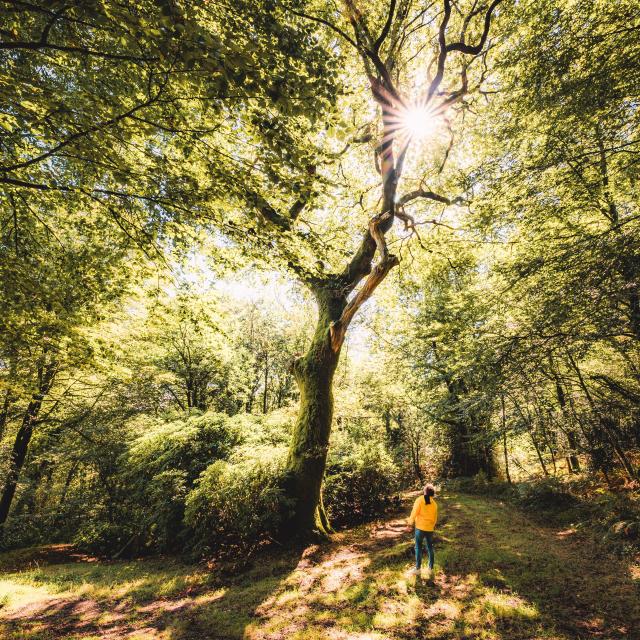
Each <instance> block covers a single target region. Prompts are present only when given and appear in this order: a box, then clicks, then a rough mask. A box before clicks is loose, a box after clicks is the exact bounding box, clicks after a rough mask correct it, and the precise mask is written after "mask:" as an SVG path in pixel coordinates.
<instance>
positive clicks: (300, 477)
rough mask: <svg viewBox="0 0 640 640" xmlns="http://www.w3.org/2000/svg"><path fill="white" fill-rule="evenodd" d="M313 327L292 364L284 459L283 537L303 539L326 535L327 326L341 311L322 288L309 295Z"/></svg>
mask: <svg viewBox="0 0 640 640" xmlns="http://www.w3.org/2000/svg"><path fill="white" fill-rule="evenodd" d="M314 293H315V294H316V300H317V304H318V324H317V326H316V331H315V335H314V337H313V340H312V342H311V346H310V347H309V350H308V352H307V353H306V355H305V356H304V357H302V358H300V359H299V360H297V361H296V362H295V363H294V366H293V371H294V374H295V378H296V382H297V383H298V387H299V389H300V408H299V411H298V419H297V421H296V424H295V427H294V431H293V437H292V441H291V446H290V448H289V457H288V460H287V474H286V484H285V486H286V492H287V495H288V497H289V498H291V499H292V500H293V508H292V514H291V516H290V518H289V519H288V521H287V523H286V526H285V531H284V533H285V534H286V535H287V536H296V537H299V536H304V535H307V534H309V533H310V532H318V533H320V534H327V533H329V532H330V531H331V529H330V526H329V522H328V519H327V516H326V513H325V512H324V507H323V504H322V498H321V488H322V480H323V478H324V471H325V466H326V461H327V452H328V449H329V436H330V433H331V421H332V417H333V391H332V386H333V385H332V383H333V376H334V373H335V370H336V367H337V365H338V360H339V357H340V347H341V345H338V346H337V349H336V348H335V346H334V345H333V344H332V342H333V341H332V336H331V326H332V323H333V322H336V321H337V320H338V319H339V318H340V316H341V314H342V311H343V309H344V307H345V303H346V300H345V299H344V297H343V296H341V295H340V294H338V295H336V294H335V293H334V292H332V291H330V290H326V289H317V290H316V291H315V292H314Z"/></svg>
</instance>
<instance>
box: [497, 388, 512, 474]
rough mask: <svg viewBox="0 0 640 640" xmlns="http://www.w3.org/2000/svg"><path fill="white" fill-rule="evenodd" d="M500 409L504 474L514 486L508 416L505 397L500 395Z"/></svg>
mask: <svg viewBox="0 0 640 640" xmlns="http://www.w3.org/2000/svg"><path fill="white" fill-rule="evenodd" d="M500 407H501V409H502V450H503V453H504V473H505V475H506V476H507V482H508V483H509V484H513V482H512V481H511V474H510V473H509V455H508V452H507V414H506V411H505V406H504V395H503V394H500Z"/></svg>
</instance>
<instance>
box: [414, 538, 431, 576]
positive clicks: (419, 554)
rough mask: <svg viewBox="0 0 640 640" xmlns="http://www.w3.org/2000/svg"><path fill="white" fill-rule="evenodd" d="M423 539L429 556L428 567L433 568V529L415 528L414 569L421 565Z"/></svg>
mask: <svg viewBox="0 0 640 640" xmlns="http://www.w3.org/2000/svg"><path fill="white" fill-rule="evenodd" d="M425 541H426V543H427V554H428V556H429V569H433V531H422V529H416V569H419V568H420V567H421V565H422V543H423V542H425Z"/></svg>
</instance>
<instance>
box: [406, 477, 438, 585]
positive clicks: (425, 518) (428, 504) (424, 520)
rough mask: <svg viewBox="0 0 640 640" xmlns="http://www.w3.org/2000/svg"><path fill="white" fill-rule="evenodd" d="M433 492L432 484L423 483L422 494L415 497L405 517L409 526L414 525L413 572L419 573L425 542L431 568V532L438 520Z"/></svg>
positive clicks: (432, 555)
mask: <svg viewBox="0 0 640 640" xmlns="http://www.w3.org/2000/svg"><path fill="white" fill-rule="evenodd" d="M435 494H436V491H435V489H434V488H433V485H432V484H427V485H425V487H424V490H423V492H422V495H421V496H419V497H418V498H416V501H415V502H414V503H413V509H412V510H411V515H410V516H409V517H408V518H407V524H408V525H409V526H411V525H415V537H416V568H415V569H414V570H413V573H420V567H421V566H422V546H423V543H425V542H426V546H427V554H428V556H429V569H430V570H431V569H433V561H434V554H433V532H434V530H435V528H436V522H438V504H437V503H436V501H435V499H434V496H435Z"/></svg>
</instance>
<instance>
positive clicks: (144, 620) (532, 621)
mask: <svg viewBox="0 0 640 640" xmlns="http://www.w3.org/2000/svg"><path fill="white" fill-rule="evenodd" d="M440 504H441V513H442V516H443V518H442V522H441V526H440V527H439V531H438V537H437V542H436V568H435V572H434V574H433V575H432V576H431V577H428V578H427V577H426V576H425V577H424V578H422V577H418V578H416V577H414V576H411V575H409V573H408V569H409V568H410V567H411V564H412V555H411V554H412V544H411V538H410V535H409V534H408V532H407V531H406V530H405V529H404V528H403V527H402V525H401V523H400V521H398V520H397V519H393V518H390V519H389V520H388V521H387V522H386V523H379V524H378V525H377V526H371V525H368V526H361V527H358V528H356V529H353V530H351V531H347V532H344V533H342V534H340V535H338V536H336V537H335V539H334V541H332V543H330V544H328V545H325V546H323V547H320V548H313V549H312V548H310V549H308V550H307V551H306V552H305V553H304V554H303V555H301V554H294V553H281V554H280V555H277V556H275V555H270V556H263V557H259V558H258V557H257V558H255V559H254V563H253V568H251V569H249V570H247V571H244V572H242V573H238V574H231V575H229V574H228V573H222V572H221V571H220V570H217V569H215V568H214V569H212V570H208V569H207V568H206V567H204V566H196V565H187V564H182V563H180V562H178V561H177V560H171V559H152V560H141V561H134V562H111V563H103V562H96V561H91V559H79V560H78V559H77V558H76V560H77V561H75V562H65V561H64V558H58V559H56V561H55V562H52V563H47V562H46V553H43V552H42V551H34V550H32V551H23V552H20V553H14V554H5V556H4V558H2V559H0V568H4V570H5V572H4V573H3V574H1V575H0V607H1V608H0V637H2V638H3V639H4V638H6V639H7V640H18V638H20V639H24V640H49V639H54V638H55V639H56V640H76V639H77V640H80V639H82V640H87V639H89V638H102V637H105V636H106V637H109V638H125V637H126V638H138V639H148V640H150V639H151V638H153V639H154V640H158V639H161V640H199V639H201V638H212V639H215V638H219V639H222V638H224V639H226V640H229V639H232V638H237V639H240V638H245V639H247V640H252V639H254V640H258V639H260V640H265V639H269V638H273V639H275V638H278V639H285V638H286V639H287V640H288V639H290V638H291V639H293V640H296V639H298V640H341V639H347V640H378V639H379V640H396V639H397V640H409V639H411V638H415V639H417V638H432V639H434V640H463V639H465V640H470V639H478V640H480V639H483V640H524V639H529V638H531V639H534V638H535V639H540V640H542V639H548V640H551V639H554V640H569V639H573V638H576V639H579V638H588V637H601V638H607V639H608V640H613V639H615V638H620V639H622V638H625V639H626V638H633V637H639V638H640V633H639V632H638V628H637V625H638V622H639V620H640V610H639V609H640V604H639V603H640V597H639V595H640V594H639V586H640V581H638V580H637V579H635V580H634V577H633V574H632V573H631V572H632V570H634V569H633V568H632V567H629V566H628V565H625V564H624V563H622V562H620V561H616V560H614V559H611V558H606V557H605V558H603V559H602V560H601V561H600V562H598V563H596V562H594V557H595V554H596V553H597V552H598V549H597V548H595V547H594V546H593V543H592V542H590V541H589V538H587V537H584V536H582V537H578V536H579V535H580V534H575V535H573V534H572V535H564V534H563V535H560V532H558V531H557V530H554V529H552V528H542V527H540V526H539V525H538V524H535V523H534V521H532V520H529V519H527V518H526V517H525V516H524V515H522V514H521V513H520V512H518V511H517V510H514V509H513V508H512V507H509V506H508V505H504V504H501V503H500V502H498V501H496V500H491V499H487V498H480V497H477V496H470V495H463V494H452V495H449V496H443V497H442V499H441V503H440ZM36 556H37V557H38V561H37V563H36V562H35V561H33V558H34V557H36ZM43 559H44V560H43ZM635 570H636V571H637V568H636V569H635ZM636 577H637V575H636ZM634 634H636V635H635V636H634Z"/></svg>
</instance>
